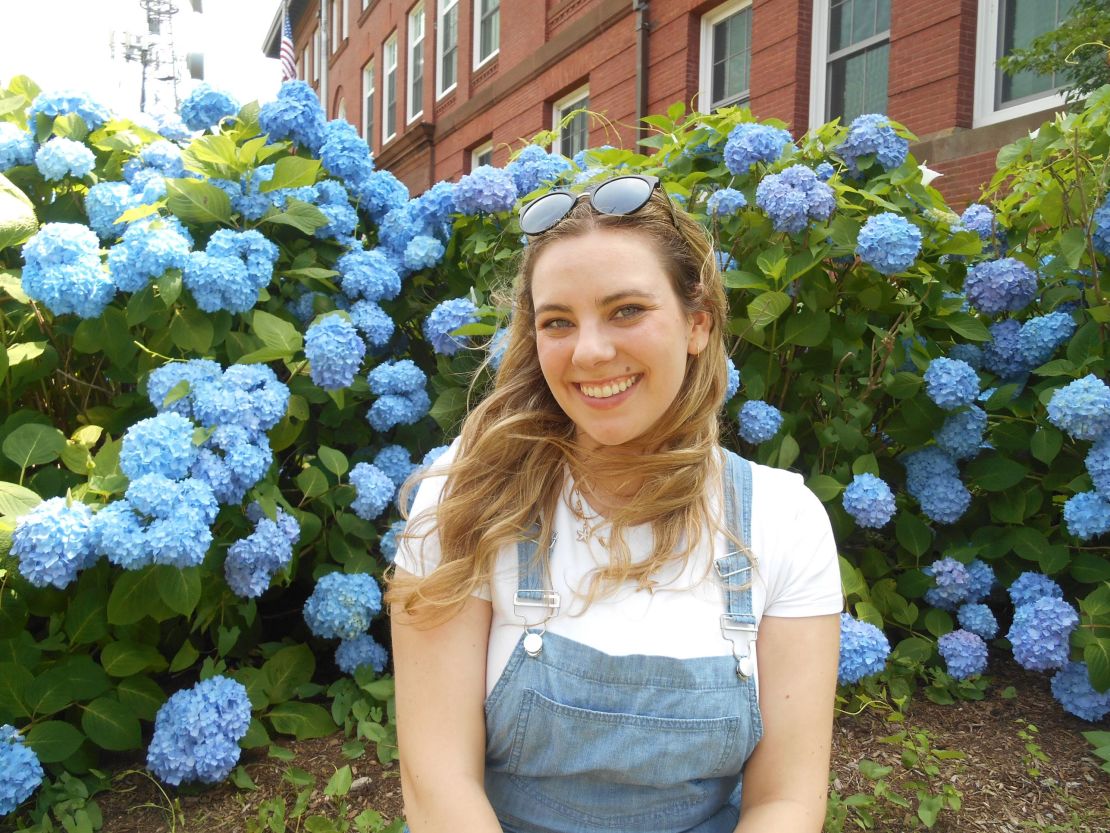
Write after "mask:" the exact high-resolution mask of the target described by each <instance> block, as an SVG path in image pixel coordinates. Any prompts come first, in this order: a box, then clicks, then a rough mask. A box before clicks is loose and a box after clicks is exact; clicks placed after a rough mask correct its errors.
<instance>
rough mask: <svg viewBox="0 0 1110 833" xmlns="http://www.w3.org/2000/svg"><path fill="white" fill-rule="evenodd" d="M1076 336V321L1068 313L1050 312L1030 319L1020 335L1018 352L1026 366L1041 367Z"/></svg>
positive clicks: (1023, 326)
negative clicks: (1059, 348) (1058, 349)
mask: <svg viewBox="0 0 1110 833" xmlns="http://www.w3.org/2000/svg"><path fill="white" fill-rule="evenodd" d="M1074 334H1075V319H1074V318H1072V317H1071V314H1070V313H1067V312H1061V311H1059V310H1058V311H1056V312H1050V313H1048V314H1047V315H1038V316H1036V317H1034V318H1030V319H1029V320H1028V321H1026V322H1025V323H1024V324H1022V325H1021V331H1020V332H1019V333H1018V350H1020V351H1021V355H1022V358H1023V359H1024V361H1025V364H1026V365H1027V366H1029V367H1030V368H1033V367H1039V366H1040V365H1042V364H1044V363H1045V362H1047V361H1048V360H1049V359H1051V358H1052V354H1053V353H1055V352H1056V350H1057V348H1058V347H1060V346H1061V345H1063V344H1067V342H1068V339H1070V338H1071V337H1072V336H1073V335H1074Z"/></svg>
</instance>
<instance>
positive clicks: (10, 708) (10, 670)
mask: <svg viewBox="0 0 1110 833" xmlns="http://www.w3.org/2000/svg"><path fill="white" fill-rule="evenodd" d="M34 679H35V678H34V676H32V674H31V672H30V671H29V670H28V669H26V668H24V667H23V666H22V665H17V664H16V663H14V662H0V712H6V713H8V714H10V715H12V716H13V717H30V716H31V706H30V704H29V703H28V702H27V692H28V690H29V689H30V688H31V683H33V682H34Z"/></svg>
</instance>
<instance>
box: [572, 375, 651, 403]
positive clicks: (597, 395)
mask: <svg viewBox="0 0 1110 833" xmlns="http://www.w3.org/2000/svg"><path fill="white" fill-rule="evenodd" d="M638 381H640V377H639V376H638V375H637V376H629V377H628V378H627V379H621V380H620V381H618V382H609V383H608V384H604V385H585V384H583V385H579V388H580V389H581V390H582V393H584V394H586V396H588V397H590V398H591V399H608V398H609V397H610V396H616V395H617V394H618V393H623V392H624V391H626V390H628V389H629V388H630V387H632V386H633V385H634V384H636V383H637V382H638Z"/></svg>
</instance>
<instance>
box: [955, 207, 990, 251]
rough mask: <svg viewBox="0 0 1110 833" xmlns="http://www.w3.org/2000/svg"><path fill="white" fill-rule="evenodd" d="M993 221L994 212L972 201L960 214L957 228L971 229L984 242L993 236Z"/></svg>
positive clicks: (962, 229)
mask: <svg viewBox="0 0 1110 833" xmlns="http://www.w3.org/2000/svg"><path fill="white" fill-rule="evenodd" d="M994 223H995V219H994V212H993V211H991V210H990V209H989V208H988V207H987V206H985V205H980V204H979V203H977V202H973V203H972V204H971V205H969V206H968V207H967V208H965V209H964V213H963V214H961V215H960V222H959V224H958V226H957V228H958V229H959V230H961V231H965V230H966V231H973V232H975V233H976V234H978V235H979V237H980V238H982V239H983V241H984V242H990V241H991V240H992V239H993V238H994Z"/></svg>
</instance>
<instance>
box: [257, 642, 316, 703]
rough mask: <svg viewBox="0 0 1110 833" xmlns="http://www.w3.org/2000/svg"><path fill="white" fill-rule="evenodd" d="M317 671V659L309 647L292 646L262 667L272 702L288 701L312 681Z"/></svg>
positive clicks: (301, 645)
mask: <svg viewBox="0 0 1110 833" xmlns="http://www.w3.org/2000/svg"><path fill="white" fill-rule="evenodd" d="M315 670H316V657H315V656H313V654H312V650H311V649H310V648H309V647H308V646H307V645H304V644H300V645H291V646H289V647H287V648H282V649H281V650H279V651H278V652H277V653H276V654H274V655H273V656H272V657H270V658H269V659H268V660H267V661H266V664H265V665H263V666H262V672H263V674H264V675H265V691H266V695H267V696H268V697H269V698H270V702H271V703H280V702H282V701H283V700H288V699H289V698H290V697H292V696H293V692H295V691H296V690H297V689H298V688H299V687H300V686H302V685H304V684H305V683H307V682H309V681H310V680H311V679H312V674H313V672H315Z"/></svg>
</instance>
